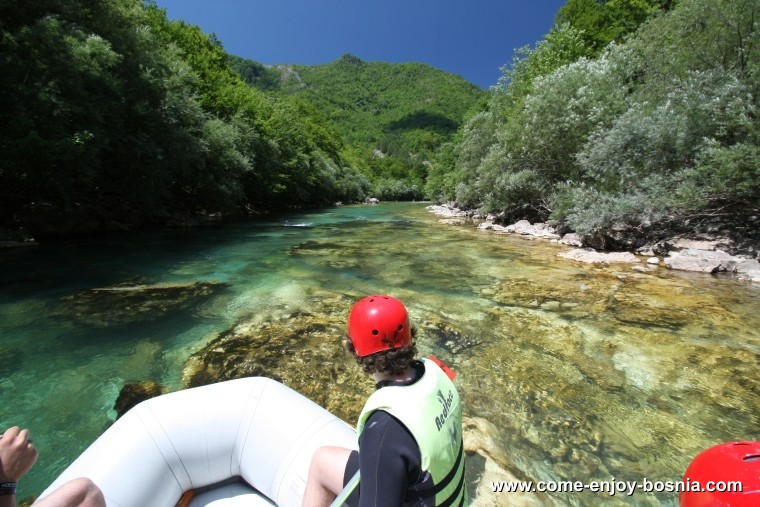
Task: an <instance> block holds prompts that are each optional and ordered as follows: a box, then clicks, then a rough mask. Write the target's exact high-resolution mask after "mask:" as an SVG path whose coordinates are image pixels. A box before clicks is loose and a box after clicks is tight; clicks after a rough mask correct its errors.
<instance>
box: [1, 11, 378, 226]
mask: <svg viewBox="0 0 760 507" xmlns="http://www.w3.org/2000/svg"><path fill="white" fill-rule="evenodd" d="M0 33H1V36H0V55H2V56H1V57H0V87H1V89H2V90H3V93H2V94H0V102H1V107H0V149H2V154H3V156H2V162H0V164H1V165H0V189H1V190H0V194H1V195H0V227H6V228H15V227H17V226H19V225H24V226H26V227H28V228H30V229H31V230H32V232H33V233H43V234H44V233H65V232H70V231H72V230H82V231H90V230H96V229H102V228H108V229H113V228H124V227H129V226H132V225H136V224H150V223H166V222H171V221H176V220H183V219H184V217H189V216H193V215H198V214H208V213H220V212H221V213H224V212H230V211H236V210H240V209H243V208H247V209H252V208H253V209H267V208H272V207H278V206H290V205H313V204H323V203H327V202H330V201H333V200H340V199H346V200H353V199H360V198H363V196H364V193H365V192H366V191H367V190H368V182H367V181H366V178H365V177H364V176H362V175H361V174H360V173H358V172H357V171H356V170H354V169H351V168H348V167H346V165H345V164H344V162H343V161H342V159H341V158H340V156H339V152H340V150H341V147H342V139H341V138H340V136H339V134H338V133H336V132H335V131H334V130H333V129H332V128H331V127H329V126H328V125H327V123H326V122H325V121H323V120H322V119H321V118H320V117H319V116H318V115H317V114H316V112H314V111H312V110H311V109H310V108H309V107H308V106H307V105H304V104H301V103H299V102H298V101H296V100H291V99H287V98H280V99H273V98H271V97H267V96H265V95H264V94H262V93H261V92H259V91H256V90H254V89H253V88H251V87H250V86H248V85H247V84H246V83H245V82H244V81H243V80H242V79H240V77H239V76H238V75H237V74H236V73H235V72H234V71H232V70H231V68H230V67H229V65H228V63H227V55H226V53H225V52H224V50H223V48H222V47H221V45H220V44H219V42H218V41H217V40H216V39H215V38H214V37H213V36H212V37H209V36H207V35H205V34H203V33H202V32H201V31H200V30H199V29H198V28H197V27H194V26H190V25H187V24H185V23H183V22H176V21H169V20H168V19H167V17H166V14H165V12H164V11H163V10H161V9H158V8H157V7H156V6H155V5H154V4H151V3H150V2H143V1H141V0H87V1H85V0H45V1H40V2H8V1H3V2H2V3H0Z"/></svg>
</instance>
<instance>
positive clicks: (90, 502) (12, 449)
mask: <svg viewBox="0 0 760 507" xmlns="http://www.w3.org/2000/svg"><path fill="white" fill-rule="evenodd" d="M37 455H38V453H37V449H35V448H34V444H33V442H32V440H31V439H30V438H29V430H26V429H24V430H22V429H21V428H19V427H18V426H14V427H12V428H9V429H7V430H6V431H5V433H3V434H2V435H1V436H0V507H15V506H16V486H17V485H18V481H19V480H20V479H21V478H22V477H23V476H24V475H26V473H27V472H28V471H29V469H31V468H32V465H34V462H35V461H37ZM105 505H106V501H105V499H104V498H103V493H101V491H100V489H99V488H98V487H97V486H96V485H95V483H93V482H92V481H91V480H90V479H86V478H84V477H82V478H79V479H74V480H73V481H70V482H67V483H66V484H64V485H63V486H61V487H60V488H58V489H56V490H55V491H53V492H52V493H50V494H49V495H48V496H46V497H45V498H43V499H41V500H39V501H37V502H34V506H35V507H105Z"/></svg>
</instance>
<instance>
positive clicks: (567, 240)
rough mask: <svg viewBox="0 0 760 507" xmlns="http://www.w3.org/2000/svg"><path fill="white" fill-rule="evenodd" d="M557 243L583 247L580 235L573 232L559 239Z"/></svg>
mask: <svg viewBox="0 0 760 507" xmlns="http://www.w3.org/2000/svg"><path fill="white" fill-rule="evenodd" d="M559 242H560V243H561V244H563V245H570V246H583V240H582V239H581V237H580V235H578V234H576V233H574V232H570V233H568V234H565V235H564V236H562V239H560V240H559Z"/></svg>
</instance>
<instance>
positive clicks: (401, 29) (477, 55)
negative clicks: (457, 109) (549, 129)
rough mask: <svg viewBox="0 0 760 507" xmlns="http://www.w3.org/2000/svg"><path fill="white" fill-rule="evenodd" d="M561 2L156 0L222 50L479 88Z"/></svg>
mask: <svg viewBox="0 0 760 507" xmlns="http://www.w3.org/2000/svg"><path fill="white" fill-rule="evenodd" d="M565 2H566V0H456V1H454V0H382V1H380V0H214V1H211V0H156V3H157V4H158V5H159V6H160V7H163V8H166V9H167V14H168V16H169V18H171V19H183V20H185V21H186V22H188V23H190V24H193V25H198V26H200V27H201V28H202V29H203V31H205V32H207V33H209V32H214V33H216V35H217V37H218V38H219V39H220V40H221V41H222V44H224V47H225V49H226V50H227V52H228V53H232V54H234V55H238V56H242V57H244V58H250V59H251V60H255V61H257V62H260V63H264V64H268V65H274V64H303V65H316V64H322V63H328V62H331V61H334V60H336V59H338V58H339V57H340V56H341V55H342V54H343V53H352V54H354V55H356V56H358V57H359V58H361V59H362V60H365V61H372V62H374V61H383V62H393V63H398V62H422V63H427V64H429V65H432V66H433V67H437V68H439V69H441V70H445V71H447V72H451V73H454V74H459V75H460V76H462V77H463V78H465V79H467V80H468V81H470V82H472V83H475V84H476V85H478V86H480V87H482V88H488V87H489V86H492V85H495V84H496V82H497V80H498V78H499V76H500V75H501V72H500V70H499V68H500V67H501V66H503V65H505V64H508V63H510V62H511V61H512V57H513V55H514V50H515V49H517V48H519V47H521V46H524V45H526V44H529V45H531V46H533V45H535V43H536V42H537V41H538V40H540V39H541V38H542V37H543V35H544V34H546V33H547V32H548V31H549V29H550V28H551V27H552V25H553V24H554V17H555V15H556V13H557V11H558V10H559V8H560V7H561V6H562V5H564V4H565Z"/></svg>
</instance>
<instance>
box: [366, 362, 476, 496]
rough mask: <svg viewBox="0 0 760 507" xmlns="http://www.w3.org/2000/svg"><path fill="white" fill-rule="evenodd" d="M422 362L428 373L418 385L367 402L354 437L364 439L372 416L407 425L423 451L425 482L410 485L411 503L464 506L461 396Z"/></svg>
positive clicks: (388, 390) (436, 368)
mask: <svg viewBox="0 0 760 507" xmlns="http://www.w3.org/2000/svg"><path fill="white" fill-rule="evenodd" d="M422 362H423V364H424V365H425V373H424V374H423V375H422V378H420V379H418V380H417V382H415V383H414V384H411V385H399V386H395V385H390V386H385V387H383V388H381V389H378V390H377V391H375V392H374V393H373V394H372V396H370V397H369V399H368V400H367V403H366V404H365V405H364V408H363V409H362V413H361V415H359V422H358V423H357V426H356V434H357V435H361V433H362V430H363V429H364V425H365V423H366V422H367V419H369V416H370V415H371V414H372V412H375V411H376V410H384V411H386V412H388V413H389V414H391V415H392V416H393V417H395V418H396V419H398V420H399V421H401V423H403V425H404V426H406V428H407V429H408V430H409V432H410V433H411V434H412V436H413V437H414V439H415V440H416V441H417V445H418V446H419V448H420V456H421V458H422V463H421V465H422V476H423V477H426V479H425V480H424V481H423V483H422V484H418V485H409V488H408V490H407V499H410V498H411V499H414V498H415V497H416V498H421V499H422V500H423V502H422V505H436V506H449V505H454V506H459V505H466V504H467V491H466V488H465V485H464V449H463V443H462V406H461V404H460V403H459V393H457V390H456V388H455V387H454V384H453V383H452V382H451V380H450V379H449V377H447V376H446V374H445V373H444V372H443V370H441V368H440V367H439V366H438V365H437V364H435V363H434V362H433V361H430V360H423V361H422ZM359 452H361V449H360V450H359ZM426 472H427V474H426Z"/></svg>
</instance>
